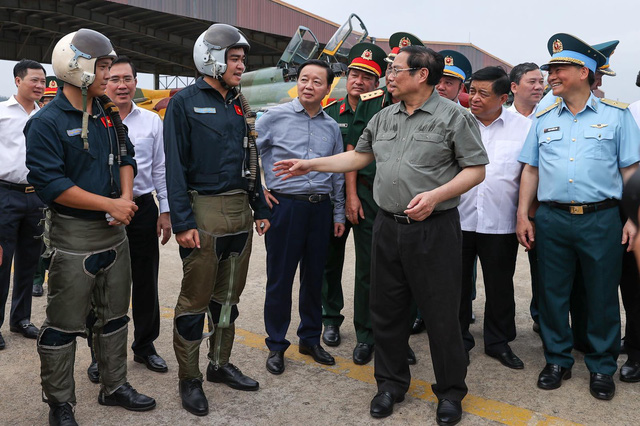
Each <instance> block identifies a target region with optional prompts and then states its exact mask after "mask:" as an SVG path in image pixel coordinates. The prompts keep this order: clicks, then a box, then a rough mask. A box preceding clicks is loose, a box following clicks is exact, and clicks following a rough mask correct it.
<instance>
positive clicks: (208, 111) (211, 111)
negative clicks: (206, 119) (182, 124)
mask: <svg viewBox="0 0 640 426" xmlns="http://www.w3.org/2000/svg"><path fill="white" fill-rule="evenodd" d="M193 112H195V113H196V114H215V113H216V109H215V108H199V107H193Z"/></svg>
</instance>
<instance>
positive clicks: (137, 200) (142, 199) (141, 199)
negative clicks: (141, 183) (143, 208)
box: [133, 192, 153, 204]
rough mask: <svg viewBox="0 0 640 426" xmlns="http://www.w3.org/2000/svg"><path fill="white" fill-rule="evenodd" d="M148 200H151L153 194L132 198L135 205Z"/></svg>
mask: <svg viewBox="0 0 640 426" xmlns="http://www.w3.org/2000/svg"><path fill="white" fill-rule="evenodd" d="M150 200H153V194H152V193H151V192H148V193H146V194H142V195H138V196H137V197H133V202H134V203H136V204H142V203H146V202H149V201H150Z"/></svg>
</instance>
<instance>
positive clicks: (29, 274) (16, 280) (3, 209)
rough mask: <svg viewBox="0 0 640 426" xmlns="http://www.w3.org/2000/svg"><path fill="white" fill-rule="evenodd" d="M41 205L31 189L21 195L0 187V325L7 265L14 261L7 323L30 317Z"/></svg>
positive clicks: (8, 279) (8, 271)
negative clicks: (0, 253)
mask: <svg viewBox="0 0 640 426" xmlns="http://www.w3.org/2000/svg"><path fill="white" fill-rule="evenodd" d="M43 207H44V204H43V203H42V201H40V198H38V196H37V195H36V193H35V192H31V193H28V194H25V193H24V192H20V191H16V190H14V189H9V188H5V187H0V245H2V250H3V252H2V253H3V254H2V266H0V327H1V326H2V324H3V323H4V313H5V305H6V303H7V298H8V297H9V285H10V283H11V265H12V262H13V263H14V274H13V293H12V295H11V314H10V316H9V324H10V325H13V326H17V325H18V324H19V323H20V322H22V321H30V320H31V290H32V286H33V274H34V273H35V271H36V266H37V265H38V259H39V258H40V252H41V249H42V240H41V239H39V238H36V237H37V236H40V235H41V234H42V227H41V226H40V225H39V223H40V220H41V219H42V208H43Z"/></svg>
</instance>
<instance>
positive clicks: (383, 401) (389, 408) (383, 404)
mask: <svg viewBox="0 0 640 426" xmlns="http://www.w3.org/2000/svg"><path fill="white" fill-rule="evenodd" d="M402 401H404V395H402V396H400V397H397V398H396V397H394V396H393V395H391V393H390V392H378V393H377V394H376V396H374V397H373V399H372V400H371V408H370V410H369V413H371V417H375V418H377V419H379V418H382V417H388V416H390V415H391V414H393V404H395V403H396V402H402Z"/></svg>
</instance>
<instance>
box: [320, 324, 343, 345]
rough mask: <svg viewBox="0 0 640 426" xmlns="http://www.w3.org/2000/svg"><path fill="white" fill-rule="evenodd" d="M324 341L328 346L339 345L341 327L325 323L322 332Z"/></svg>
mask: <svg viewBox="0 0 640 426" xmlns="http://www.w3.org/2000/svg"><path fill="white" fill-rule="evenodd" d="M322 341H323V342H324V344H325V345H327V346H338V345H339V344H340V327H339V326H337V325H325V326H324V331H323V332H322Z"/></svg>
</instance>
